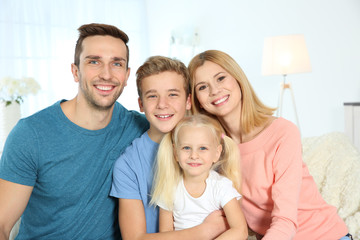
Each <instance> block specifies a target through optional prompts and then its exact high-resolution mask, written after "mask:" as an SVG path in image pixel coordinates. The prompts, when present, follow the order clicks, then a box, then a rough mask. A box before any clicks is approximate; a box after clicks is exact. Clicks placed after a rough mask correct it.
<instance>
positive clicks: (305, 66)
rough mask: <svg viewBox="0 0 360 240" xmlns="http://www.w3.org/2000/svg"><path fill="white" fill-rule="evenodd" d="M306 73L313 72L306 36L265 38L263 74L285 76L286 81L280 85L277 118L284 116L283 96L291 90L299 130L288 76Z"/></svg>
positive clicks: (297, 119)
mask: <svg viewBox="0 0 360 240" xmlns="http://www.w3.org/2000/svg"><path fill="white" fill-rule="evenodd" d="M304 72H311V65H310V58H309V53H308V50H307V48H306V44H305V39H304V35H302V34H296V35H285V36H275V37H267V38H265V41H264V52H263V62H262V74H263V75H265V76H267V75H283V77H284V81H283V83H282V84H281V85H280V95H279V106H278V111H277V116H282V104H283V95H284V92H285V90H287V89H289V91H290V93H291V98H292V103H293V107H294V112H295V117H296V121H297V125H298V127H299V129H300V124H299V118H298V115H297V111H296V105H295V98H294V92H293V89H292V87H291V84H290V83H286V76H287V75H288V74H293V73H304Z"/></svg>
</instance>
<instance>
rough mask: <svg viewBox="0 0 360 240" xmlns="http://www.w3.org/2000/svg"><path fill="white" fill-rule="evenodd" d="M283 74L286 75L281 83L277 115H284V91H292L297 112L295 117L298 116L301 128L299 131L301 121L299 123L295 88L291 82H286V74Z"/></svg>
mask: <svg viewBox="0 0 360 240" xmlns="http://www.w3.org/2000/svg"><path fill="white" fill-rule="evenodd" d="M283 76H284V82H283V83H281V85H280V95H279V107H278V109H277V112H276V116H277V117H281V116H282V105H283V97H284V92H285V91H286V90H287V89H288V90H289V91H290V94H291V100H292V104H293V107H294V113H295V117H296V124H297V126H298V128H299V131H300V123H299V118H298V115H297V111H296V105H295V97H294V92H293V89H292V87H291V84H290V83H286V74H284V75H283Z"/></svg>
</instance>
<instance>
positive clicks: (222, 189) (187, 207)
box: [158, 170, 241, 230]
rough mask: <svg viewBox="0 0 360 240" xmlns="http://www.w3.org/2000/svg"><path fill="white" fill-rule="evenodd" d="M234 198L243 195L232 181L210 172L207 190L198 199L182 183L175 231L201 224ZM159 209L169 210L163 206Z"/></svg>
mask: <svg viewBox="0 0 360 240" xmlns="http://www.w3.org/2000/svg"><path fill="white" fill-rule="evenodd" d="M233 198H236V199H240V198H241V195H240V194H239V193H238V192H237V190H236V189H235V188H234V187H233V183H232V181H231V180H230V179H228V178H226V177H224V176H221V175H219V174H218V173H217V172H215V171H213V170H212V171H210V173H209V177H208V178H207V179H206V189H205V191H204V193H203V194H202V195H201V196H200V197H198V198H194V197H192V196H191V195H190V194H189V193H188V192H187V191H186V188H185V186H184V182H183V180H181V181H180V183H179V185H178V186H177V188H176V192H175V198H174V199H175V201H174V209H173V216H174V227H175V230H182V229H187V228H191V227H194V226H197V225H199V224H201V223H202V222H203V221H204V219H205V218H206V217H207V216H208V215H209V214H210V213H212V212H213V211H215V210H219V209H222V208H223V207H224V206H225V205H226V204H227V203H228V202H229V201H230V200H232V199H233ZM158 205H159V207H161V208H163V209H165V210H169V209H167V208H166V207H165V206H162V204H158Z"/></svg>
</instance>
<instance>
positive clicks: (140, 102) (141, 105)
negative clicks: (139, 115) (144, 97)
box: [138, 97, 144, 112]
mask: <svg viewBox="0 0 360 240" xmlns="http://www.w3.org/2000/svg"><path fill="white" fill-rule="evenodd" d="M138 103H139V108H140V112H144V106H143V104H142V101H141V98H140V97H139V98H138Z"/></svg>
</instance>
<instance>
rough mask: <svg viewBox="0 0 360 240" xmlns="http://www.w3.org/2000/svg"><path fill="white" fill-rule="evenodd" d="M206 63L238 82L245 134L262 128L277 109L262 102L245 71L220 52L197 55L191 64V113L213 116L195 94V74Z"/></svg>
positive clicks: (241, 117)
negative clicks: (213, 64)
mask: <svg viewBox="0 0 360 240" xmlns="http://www.w3.org/2000/svg"><path fill="white" fill-rule="evenodd" d="M206 61H210V62H213V63H215V64H217V65H219V66H220V67H222V68H223V69H224V70H225V71H226V72H228V73H229V74H230V75H231V76H232V77H233V78H235V79H236V81H237V82H238V84H239V86H240V91H241V116H240V123H239V124H241V128H242V129H243V131H244V133H249V132H250V131H251V130H252V129H254V128H255V127H259V126H262V125H263V124H264V123H265V122H266V121H267V120H268V116H269V115H270V116H271V115H273V113H274V111H275V108H270V107H268V106H266V105H264V104H263V103H262V102H261V101H260V99H259V98H258V97H257V96H256V94H255V91H254V90H253V88H252V86H251V85H250V83H249V80H248V79H247V77H246V75H245V73H244V71H243V70H242V69H241V67H240V66H239V65H238V64H237V63H236V61H235V60H234V59H233V58H232V57H230V56H229V55H228V54H226V53H224V52H221V51H218V50H208V51H205V52H202V53H200V54H198V55H196V56H195V57H194V58H193V59H192V60H191V61H190V63H189V66H188V69H189V73H190V88H191V111H192V113H193V114H196V113H203V114H207V115H211V114H209V113H207V112H206V111H205V109H203V108H201V106H200V103H199V101H198V100H197V96H196V92H195V72H196V70H197V69H198V68H199V67H201V66H202V65H203V64H204V63H205V62H206ZM213 117H216V116H213Z"/></svg>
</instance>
